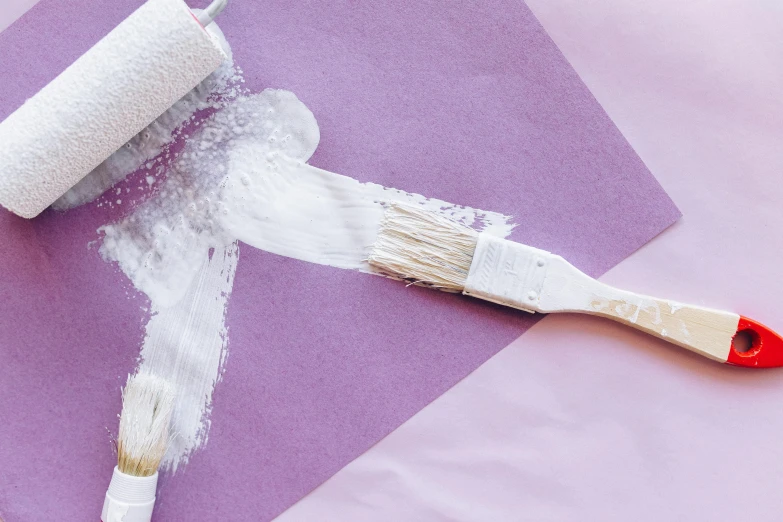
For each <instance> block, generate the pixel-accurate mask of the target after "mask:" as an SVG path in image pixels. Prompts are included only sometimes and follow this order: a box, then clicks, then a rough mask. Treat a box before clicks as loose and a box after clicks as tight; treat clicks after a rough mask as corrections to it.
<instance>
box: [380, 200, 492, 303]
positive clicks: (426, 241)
mask: <svg viewBox="0 0 783 522" xmlns="http://www.w3.org/2000/svg"><path fill="white" fill-rule="evenodd" d="M477 241H478V232H476V231H475V230H473V229H472V228H470V227H467V226H465V225H463V224H461V223H458V222H456V221H454V220H452V219H449V218H447V217H444V216H441V215H439V214H436V213H434V212H430V211H428V210H425V209H423V208H420V207H415V206H411V205H403V204H400V203H392V204H391V205H389V207H388V208H387V209H386V212H385V213H384V216H383V221H382V222H381V228H380V230H379V231H378V239H377V240H376V242H375V244H374V245H373V248H372V251H371V252H370V255H369V257H368V258H367V261H368V262H369V263H370V264H371V265H372V266H374V267H375V268H376V269H378V270H379V271H380V272H381V273H383V274H385V275H389V276H391V277H395V278H399V279H404V280H406V281H410V282H411V283H413V284H417V285H423V286H429V287H432V288H437V289H439V290H444V291H446V292H462V290H464V288H465V281H466V280H467V278H468V270H470V264H471V262H472V261H473V254H474V252H475V251H476V242H477Z"/></svg>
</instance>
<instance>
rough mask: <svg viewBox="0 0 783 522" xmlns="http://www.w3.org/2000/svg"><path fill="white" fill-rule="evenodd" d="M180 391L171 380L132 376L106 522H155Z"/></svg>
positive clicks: (106, 505)
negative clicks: (162, 468) (160, 472)
mask: <svg viewBox="0 0 783 522" xmlns="http://www.w3.org/2000/svg"><path fill="white" fill-rule="evenodd" d="M173 409H174V391H173V389H172V386H171V385H170V384H169V383H168V381H166V380H165V379H161V378H160V377H155V376H153V375H150V374H146V373H140V374H137V375H131V376H128V382H127V384H126V385H125V389H124V390H123V392H122V414H121V415H120V432H119V435H118V437H117V466H116V467H115V468H114V473H113V474H112V477H111V483H110V484H109V489H108V491H107V492H106V499H105V500H104V502H103V512H102V514H101V521H102V522H121V521H122V522H149V521H150V519H151V518H152V509H153V508H154V506H155V490H156V488H157V485H158V467H159V466H160V461H161V460H162V459H163V456H164V455H165V454H166V449H167V448H168V444H169V439H170V434H169V424H170V421H171V413H172V411H173Z"/></svg>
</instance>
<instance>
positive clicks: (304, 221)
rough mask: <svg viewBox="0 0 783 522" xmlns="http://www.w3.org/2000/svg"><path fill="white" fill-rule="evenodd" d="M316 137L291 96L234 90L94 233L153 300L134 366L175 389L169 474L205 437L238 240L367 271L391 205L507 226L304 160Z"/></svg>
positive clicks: (487, 215) (494, 227)
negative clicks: (145, 188)
mask: <svg viewBox="0 0 783 522" xmlns="http://www.w3.org/2000/svg"><path fill="white" fill-rule="evenodd" d="M319 139H320V133H319V129H318V125H317V123H316V120H315V117H314V116H313V114H312V113H311V112H310V111H309V110H308V109H307V107H306V106H305V105H304V104H303V103H302V102H300V101H299V100H298V99H297V98H296V96H294V95H293V94H292V93H290V92H287V91H281V90H271V89H268V90H265V91H264V92H262V93H261V94H257V95H252V96H240V97H238V98H237V99H235V100H233V101H231V102H229V103H228V104H227V105H226V106H225V107H224V108H223V109H222V110H220V111H218V112H217V113H215V114H214V115H213V116H211V117H210V118H209V119H207V120H206V121H204V122H203V124H202V125H201V126H200V127H199V129H198V130H197V131H196V132H195V133H194V135H193V136H192V137H191V138H190V139H189V140H188V142H187V144H186V146H185V148H184V150H183V151H182V153H181V154H180V155H179V156H178V157H177V158H176V160H175V161H173V163H172V165H171V169H170V171H169V173H168V176H167V178H166V180H165V181H163V182H162V183H155V184H154V185H153V190H155V191H156V192H155V193H154V196H153V197H151V198H150V199H148V200H147V201H146V202H144V203H143V204H141V205H139V206H138V207H137V208H136V209H135V210H134V211H133V213H132V214H131V215H130V216H128V217H127V218H126V219H124V220H123V221H121V222H119V223H116V224H112V225H108V226H105V227H103V228H102V229H101V231H102V232H103V233H104V241H103V244H102V246H101V254H102V255H103V256H104V258H105V259H107V260H111V261H116V262H117V263H118V264H119V266H120V268H121V269H122V271H123V272H124V273H125V274H126V275H127V276H128V277H129V278H130V279H131V281H133V284H134V285H135V286H136V288H138V289H139V290H141V291H143V292H144V293H145V294H147V295H148V296H149V298H150V301H151V303H152V313H153V316H152V318H151V320H150V322H149V324H148V325H147V335H146V338H145V341H144V347H143V349H142V354H141V355H142V363H141V368H142V369H143V370H146V371H151V372H152V373H155V374H158V375H161V376H164V377H167V378H168V379H170V380H171V381H172V383H173V384H174V385H175V387H176V388H177V390H178V394H179V395H178V400H177V405H176V407H175V414H174V419H173V431H174V432H175V433H176V434H177V439H176V442H175V444H174V445H172V447H171V448H170V451H169V453H168V454H167V457H166V459H165V460H164V464H165V465H168V466H170V467H171V468H173V469H176V468H177V466H178V465H181V464H183V463H184V462H186V461H187V458H188V456H189V455H190V453H191V452H192V451H193V450H194V449H195V448H197V447H198V446H199V445H201V444H203V443H204V442H205V441H206V438H207V432H208V427H209V424H208V418H207V416H208V412H209V408H210V404H211V397H212V391H213V389H214V386H215V384H216V382H217V380H218V376H219V374H220V367H221V362H220V361H222V360H223V359H224V354H225V348H226V329H225V325H224V314H225V307H226V304H227V301H228V297H229V295H230V293H231V287H232V284H233V276H234V271H235V270H236V263H237V254H238V252H237V249H236V241H237V240H241V241H243V242H245V243H247V244H248V245H251V246H254V247H256V248H260V249H263V250H266V251H269V252H272V253H276V254H279V255H284V256H287V257H292V258H295V259H300V260H303V261H309V262H313V263H320V264H324V265H330V266H335V267H339V268H345V269H355V270H360V271H363V272H371V271H372V270H371V268H370V267H369V265H368V264H367V263H366V261H365V259H366V258H367V255H368V253H369V251H370V248H371V247H372V244H373V242H374V241H375V237H376V234H377V231H378V227H379V224H380V221H381V217H382V215H383V208H384V205H385V204H387V203H388V202H391V201H401V202H405V203H408V204H417V205H421V206H423V207H425V208H427V209H430V210H432V211H435V212H440V213H442V214H445V215H448V216H450V217H452V218H454V219H457V220H459V221H461V222H463V223H465V224H467V225H470V226H474V227H476V228H478V229H480V230H483V231H486V232H488V233H491V234H494V235H497V236H500V237H505V236H507V235H508V234H509V233H510V232H511V229H512V228H513V225H512V224H510V223H509V218H508V217H507V216H503V215H502V214H498V213H495V212H487V211H481V210H475V209H471V208H468V207H460V206H456V205H453V204H450V203H447V202H444V201H440V200H436V199H427V198H425V197H424V196H420V195H418V194H410V193H407V192H403V191H400V190H396V189H389V188H385V187H382V186H380V185H377V184H373V183H360V182H358V181H356V180H355V179H352V178H349V177H346V176H341V175H339V174H334V173H331V172H327V171H324V170H321V169H318V168H315V167H312V166H310V165H307V164H306V163H305V162H306V161H307V160H308V159H309V158H310V156H311V155H312V154H313V152H314V151H315V149H316V147H317V145H318V141H319ZM210 251H213V252H214V253H213V254H212V257H211V258H210V259H209V261H208V262H207V261H205V260H206V259H207V258H208V256H209V252H210Z"/></svg>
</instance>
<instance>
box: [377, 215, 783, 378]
mask: <svg viewBox="0 0 783 522" xmlns="http://www.w3.org/2000/svg"><path fill="white" fill-rule="evenodd" d="M368 262H369V263H370V265H372V266H373V267H374V268H375V269H376V270H377V271H379V272H380V273H381V274H384V275H387V276H389V277H393V278H396V279H402V280H406V281H409V282H410V283H411V284H416V285H423V286H428V287H432V288H436V289H439V290H444V291H447V292H462V293H463V294H465V295H471V296H474V297H478V298H480V299H485V300H487V301H492V302H494V303H498V304H501V305H505V306H510V307H513V308H518V309H520V310H524V311H526V312H541V313H553V312H574V313H583V314H590V315H597V316H601V317H606V318H609V319H613V320H615V321H618V322H620V323H623V324H626V325H628V326H631V327H633V328H637V329H639V330H642V331H644V332H646V333H648V334H651V335H654V336H656V337H659V338H661V339H664V340H666V341H669V342H670V343H673V344H675V345H677V346H681V347H683V348H687V349H688V350H691V351H693V352H696V353H698V354H701V355H703V356H705V357H708V358H710V359H714V360H716V361H719V362H722V363H729V364H733V365H737V366H748V367H759V368H760V367H772V366H782V365H783V339H782V338H781V337H780V336H779V335H777V334H776V333H775V332H773V331H772V330H770V329H769V328H767V327H765V326H764V325H762V324H760V323H758V322H756V321H753V320H751V319H748V318H747V317H743V316H741V315H738V314H736V313H733V312H726V311H720V310H712V309H709V308H703V307H701V306H692V305H686V304H682V303H678V302H675V301H671V300H666V299H657V298H654V297H648V296H645V295H641V294H637V293H634V292H629V291H626V290H620V289H617V288H614V287H611V286H609V285H607V284H604V283H601V282H600V281H597V280H595V279H593V278H591V277H590V276H588V275H586V274H584V273H582V272H581V271H579V270H578V269H577V268H576V267H574V266H573V265H572V264H570V263H569V262H568V261H566V260H565V259H563V258H562V257H560V256H558V255H555V254H552V253H550V252H547V251H545V250H540V249H538V248H533V247H530V246H527V245H523V244H520V243H515V242H513V241H509V240H506V239H500V238H498V237H494V236H491V235H489V234H485V233H480V232H477V231H476V230H474V229H472V228H470V227H468V226H465V225H463V224H461V223H458V222H456V221H453V220H451V219H449V218H447V217H444V216H442V215H440V214H437V213H434V212H430V211H427V210H424V209H422V208H420V207H416V206H410V205H404V204H399V203H392V204H390V205H389V206H387V208H386V211H385V214H384V217H383V220H382V222H381V226H380V229H379V231H378V238H377V240H376V242H375V244H374V245H373V247H372V251H371V253H370V255H369V257H368Z"/></svg>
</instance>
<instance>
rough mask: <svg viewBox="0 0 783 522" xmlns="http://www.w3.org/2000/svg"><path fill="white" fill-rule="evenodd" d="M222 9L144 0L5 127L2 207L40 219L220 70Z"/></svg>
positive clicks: (219, 4) (0, 145)
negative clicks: (217, 22)
mask: <svg viewBox="0 0 783 522" xmlns="http://www.w3.org/2000/svg"><path fill="white" fill-rule="evenodd" d="M226 3H227V0H215V1H213V2H212V3H211V4H210V5H209V6H208V7H207V8H206V9H205V10H203V11H202V12H200V13H198V15H195V14H194V13H193V12H192V11H191V10H190V9H189V8H188V6H187V5H186V4H185V3H184V1H183V0H148V1H147V2H146V3H144V4H143V5H142V6H141V7H140V8H139V9H138V10H136V11H135V12H134V13H133V14H131V15H130V16H129V17H128V18H126V19H125V20H124V21H123V22H122V23H121V24H120V25H118V26H117V27H116V28H115V29H114V30H112V31H111V32H110V33H109V34H108V35H106V36H105V37H104V38H103V39H102V40H100V41H99V42H98V43H97V44H95V46H94V47H92V48H91V49H90V50H89V51H87V52H86V53H85V54H84V55H83V56H81V57H80V58H79V59H78V60H76V62H74V63H73V64H72V65H71V66H70V67H68V68H67V69H66V70H65V71H64V72H63V73H62V74H60V75H59V76H58V77H57V78H55V79H54V80H52V82H51V83H49V84H48V85H47V86H46V87H44V88H43V89H41V91H39V92H38V94H36V95H35V96H33V97H32V98H30V99H29V100H27V101H26V102H25V103H24V104H23V105H22V106H21V107H20V108H19V109H17V110H16V111H15V112H14V113H13V114H11V115H10V116H9V117H8V118H7V119H6V120H5V121H3V122H2V123H0V204H2V206H4V207H5V208H7V209H8V210H10V211H11V212H13V213H15V214H17V215H19V216H22V217H25V218H33V217H35V216H37V215H38V214H40V213H41V212H42V211H43V210H44V209H45V208H46V207H48V206H49V205H51V204H52V203H53V202H54V201H55V200H57V199H58V198H59V197H60V196H62V195H63V194H64V193H65V192H67V191H68V189H69V188H71V187H72V186H73V185H75V184H76V183H77V182H79V181H80V180H81V179H82V178H84V177H85V176H86V175H87V174H89V173H90V172H91V171H92V170H93V169H94V168H95V167H97V166H98V165H100V164H101V163H102V162H103V161H104V160H105V159H106V158H108V157H109V156H110V155H111V154H113V153H114V152H115V151H116V150H117V149H119V148H120V147H122V146H123V145H124V144H125V143H127V142H128V141H129V140H130V139H131V138H133V137H134V136H135V135H136V134H138V133H139V132H141V131H142V130H143V129H144V128H145V127H147V126H148V125H149V124H150V123H152V122H153V121H154V120H155V119H156V118H158V117H159V116H160V115H161V114H163V113H164V112H165V111H166V110H168V109H169V108H170V107H171V106H172V105H173V104H174V103H175V102H177V100H179V99H180V98H181V97H182V96H184V95H185V94H187V93H188V91H190V90H191V89H193V88H194V87H195V86H196V85H198V84H199V83H200V82H201V81H203V80H204V79H205V78H206V77H207V76H209V75H210V74H211V73H212V72H214V71H215V69H217V68H218V66H220V64H221V63H222V62H223V60H225V59H226V55H225V53H224V52H223V50H222V49H221V47H220V44H219V42H218V41H217V40H216V39H215V38H214V37H213V36H212V35H211V34H210V33H208V32H207V31H206V29H205V27H206V26H208V25H209V24H211V23H212V21H213V20H214V19H215V17H216V16H217V15H218V14H219V13H220V12H221V11H222V10H223V9H224V8H225V6H226Z"/></svg>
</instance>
